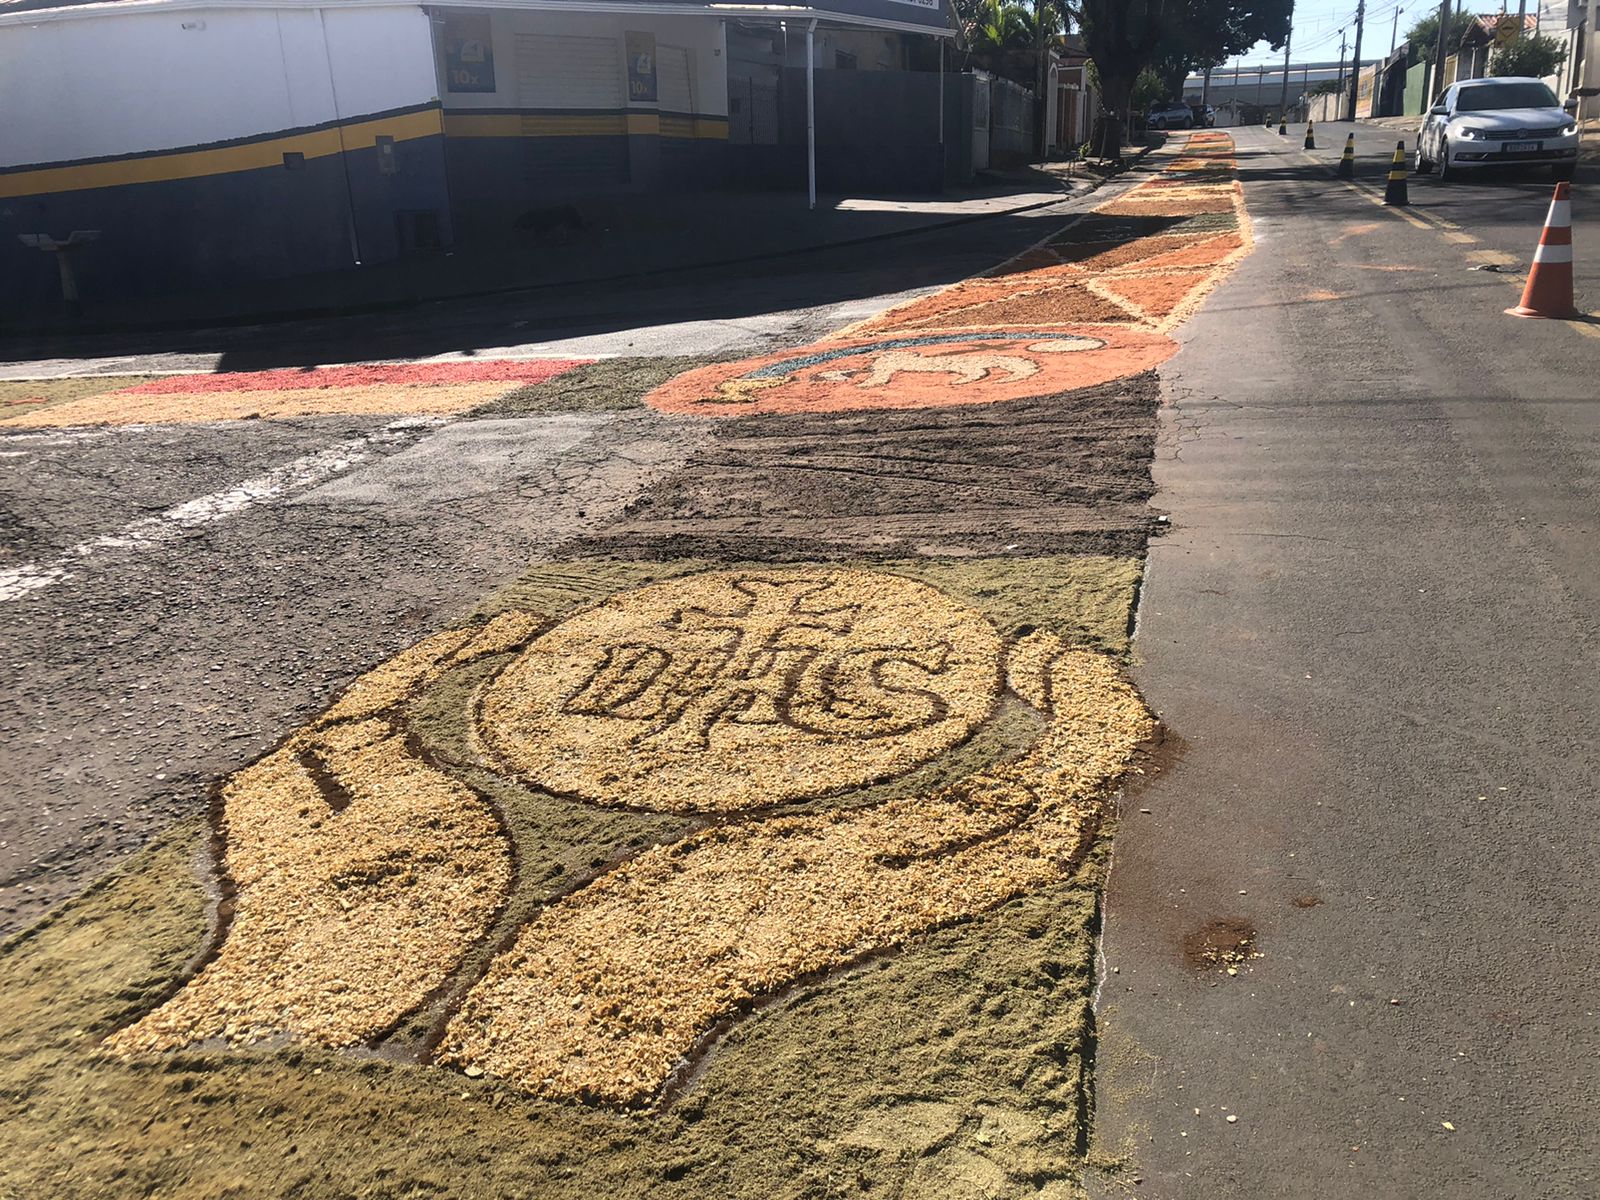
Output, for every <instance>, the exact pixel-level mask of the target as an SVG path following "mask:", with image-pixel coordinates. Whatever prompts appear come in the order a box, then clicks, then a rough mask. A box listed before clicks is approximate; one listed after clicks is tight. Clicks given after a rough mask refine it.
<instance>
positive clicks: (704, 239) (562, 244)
mask: <svg viewBox="0 0 1600 1200" xmlns="http://www.w3.org/2000/svg"><path fill="white" fill-rule="evenodd" d="M1108 174H1109V172H1107V171H1106V170H1104V169H1103V168H1099V167H1097V166H1096V165H1094V164H1067V163H1046V164H1040V165H1038V166H1036V167H1030V168H1027V169H1025V170H1021V171H1013V172H1006V173H1004V174H1001V173H995V174H992V175H989V176H987V177H985V178H982V179H980V180H979V182H978V183H977V184H975V185H974V186H971V187H968V188H963V189H959V190H953V191H947V192H945V193H942V194H940V195H936V196H927V197H906V196H819V197H818V198H817V207H816V210H815V211H809V210H808V209H807V207H806V198H805V196H804V195H803V194H802V195H796V194H793V193H787V192H786V193H703V194H694V195H674V196H649V197H637V196H634V197H627V198H619V199H618V200H616V201H612V202H610V203H604V202H597V203H593V204H589V205H585V206H582V207H581V208H572V207H569V206H562V207H561V208H558V209H555V210H552V213H553V214H555V216H556V220H555V221H554V222H553V223H554V224H555V226H556V227H554V228H549V229H546V230H544V231H517V230H508V231H507V232H506V233H505V235H504V236H503V237H499V238H497V239H496V240H495V241H493V242H492V243H491V242H486V241H483V240H477V241H474V242H471V243H467V244H462V245H458V246H455V247H452V248H451V249H448V250H444V251H440V252H436V253H432V254H428V255H425V256H418V257H413V258H409V259H404V260H401V261H397V262H389V263H381V264H378V265H374V266H367V267H360V268H356V269H353V270H344V271H330V272H325V273H322V274H317V275H300V276H295V277H292V278H287V279H278V280H266V281H257V282H252V283H250V284H248V285H245V286H240V287H238V288H229V289H221V290H207V291H195V292H189V293H182V294H177V295H169V296H154V297H142V298H138V299H133V300H127V301H119V302H115V303H109V304H96V303H95V302H94V299H93V296H92V294H90V295H86V297H85V309H86V311H85V315H84V317H83V319H82V320H80V321H77V322H69V321H68V319H67V318H66V317H65V316H64V315H63V314H62V313H60V312H49V313H41V314H39V315H38V317H37V319H35V320H32V321H27V322H21V321H18V322H7V323H5V324H4V325H0V337H3V336H4V335H5V334H12V335H15V334H27V333H45V332H66V331H74V332H99V331H112V330H123V329H162V328H182V327H188V326H194V325H199V324H205V325H225V324H230V323H239V322H243V321H259V320H272V319H286V318H291V317H295V318H305V317H321V316H334V315H340V314H346V313H355V312H373V311H381V310H384V309H392V308H402V307H408V306H410V305H414V304H418V303H421V302H425V301H431V300H444V299H451V298H459V297H464V296H481V295H489V294H494V293H502V292H512V291H520V290H524V289H538V288H554V287H570V286H572V285H575V284H580V283H596V282H605V281H607V280H612V279H615V280H619V281H621V280H625V279H629V278H638V277H641V276H646V275H653V274H659V273H662V272H670V271H683V270H691V269H695V268H701V267H711V266H723V265H728V264H731V263H738V262H750V261H758V260H761V259H765V258H776V257H781V256H784V255H791V254H801V253H805V252H807V251H812V250H818V249H823V248H828V247H837V246H847V245H851V244H853V243H858V242H863V241H870V240H876V239H880V238H888V237H899V236H904V235H907V234H913V233H919V232H922V231H924V230H929V229H936V228H940V227H943V226H949V225H957V224H962V223H965V222H969V221H979V220H985V219H988V218H992V217H998V216H1004V215H1007V214H1012V213H1017V212H1023V211H1026V210H1028V209H1033V208H1040V207H1043V206H1045V205H1049V204H1056V203H1060V202H1061V201H1063V200H1066V199H1070V198H1071V197H1073V196H1077V195H1082V194H1084V193H1085V192H1088V191H1092V190H1093V189H1094V188H1095V187H1097V186H1099V184H1100V183H1101V182H1102V181H1103V180H1104V179H1105V178H1106V177H1107V175H1108Z"/></svg>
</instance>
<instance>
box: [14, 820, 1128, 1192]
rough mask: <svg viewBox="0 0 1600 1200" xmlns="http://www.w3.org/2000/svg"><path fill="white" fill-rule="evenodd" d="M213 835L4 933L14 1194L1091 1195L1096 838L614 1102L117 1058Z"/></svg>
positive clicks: (263, 1057) (353, 1060)
mask: <svg viewBox="0 0 1600 1200" xmlns="http://www.w3.org/2000/svg"><path fill="white" fill-rule="evenodd" d="M604 815H606V816H608V817H609V818H610V819H612V820H613V821H615V820H618V819H620V817H619V814H615V813H611V814H604ZM206 836H207V835H206V832H205V830H204V829H203V828H201V823H200V822H199V821H191V822H184V823H182V824H181V825H179V826H177V827H175V828H173V829H171V830H169V831H168V832H167V833H166V834H164V835H162V836H161V837H159V838H158V839H157V840H156V841H155V842H154V843H153V844H152V845H151V846H150V847H149V848H148V849H147V850H146V851H144V852H141V853H139V854H136V855H134V856H131V857H130V858H129V859H127V860H125V861H124V862H123V863H122V864H121V866H120V867H119V868H118V869H117V870H115V871H113V872H112V873H111V874H110V875H109V876H108V877H107V878H106V879H105V880H104V881H103V882H102V883H101V884H99V885H97V886H96V887H94V888H93V889H91V890H90V891H89V892H87V893H86V894H85V895H83V896H82V897H80V898H79V899H77V900H74V901H71V902H69V903H68V904H66V905H64V906H62V907H60V908H58V909H57V910H56V911H55V912H54V913H53V914H52V915H51V916H50V917H49V918H47V919H46V920H45V921H44V922H43V923H41V924H40V925H39V926H36V927H35V928H34V929H33V930H31V931H30V932H29V933H28V934H27V935H25V936H23V937H20V938H16V939H13V940H11V941H10V942H8V943H6V944H5V945H4V946H0V975H3V976H4V978H5V980H6V1016H7V1024H6V1038H5V1053H4V1054H0V1092H3V1093H4V1095H6V1096H7V1097H9V1098H10V1100H9V1104H10V1107H9V1108H8V1109H7V1113H8V1116H9V1118H10V1119H8V1120H5V1121H0V1156H3V1159H4V1162H5V1164H6V1165H5V1179H6V1182H7V1184H8V1185H10V1189H11V1190H13V1191H15V1193H16V1194H17V1195H19V1196H30V1197H31V1196H50V1197H54V1198H57V1200H105V1198H106V1197H113V1196H126V1195H130V1194H138V1195H148V1196H162V1197H169V1198H171V1200H211V1198H215V1197H220V1196H228V1195H242V1194H248V1195H250V1196H252V1197H262V1198H264V1200H304V1198H305V1197H308V1196H347V1195H348V1196H356V1195H368V1194H378V1195H394V1196H412V1195H416V1196H423V1195H426V1196H461V1195H468V1194H470V1195H478V1196H507V1197H510V1196H530V1195H532V1196H538V1197H539V1198H540V1200H594V1198H595V1197H601V1196H607V1197H609V1196H617V1197H622V1196H645V1195H648V1196H650V1197H652V1198H653V1200H705V1198H706V1197H709V1196H715V1197H718V1198H719V1200H773V1198H774V1197H779V1196H811V1195H818V1196H821V1195H826V1194H827V1193H828V1192H829V1190H830V1189H833V1190H837V1185H838V1181H839V1180H840V1179H842V1178H848V1179H849V1180H850V1181H851V1185H852V1188H854V1189H856V1190H859V1191H860V1192H861V1193H862V1194H866V1195H885V1196H897V1197H902V1198H904V1200H955V1198H957V1197H963V1196H968V1195H972V1194H974V1193H972V1192H971V1191H970V1190H963V1187H962V1185H961V1184H959V1183H958V1182H957V1180H958V1179H968V1178H974V1177H980V1178H981V1181H982V1184H983V1192H982V1194H983V1195H985V1196H987V1197H989V1198H991V1200H1022V1198H1023V1197H1038V1196H1041V1195H1051V1196H1055V1195H1061V1196H1072V1195H1077V1191H1076V1189H1075V1187H1074V1186H1073V1183H1072V1181H1073V1180H1075V1179H1076V1178H1077V1176H1078V1175H1079V1174H1080V1172H1081V1170H1082V1160H1081V1157H1080V1155H1079V1153H1078V1150H1077V1146H1078V1138H1079V1136H1080V1135H1081V1130H1080V1126H1079V1121H1080V1116H1081V1112H1082V1105H1083V1098H1084V1090H1083V1083H1084V1079H1085V1076H1086V1073H1087V1071H1088V1064H1089V1059H1090V1056H1091V1054H1092V1049H1093V1041H1092V1038H1091V1036H1090V1029H1091V1026H1090V1024H1089V1022H1088V1020H1087V1001H1086V1000H1085V999H1084V998H1085V997H1087V996H1088V994H1089V992H1090V990H1091V989H1092V987H1093V986H1094V981H1095V938H1094V929H1095V927H1096V920H1095V914H1096V905H1097V898H1096V891H1097V888H1098V886H1099V883H1100V881H1101V879H1102V878H1103V875H1104V869H1105V855H1104V853H1103V851H1102V850H1101V849H1099V848H1098V847H1097V848H1096V849H1093V850H1091V851H1090V853H1089V855H1088V857H1087V858H1086V860H1085V862H1084V863H1083V865H1082V866H1081V867H1080V868H1079V869H1078V871H1077V873H1076V874H1075V875H1073V877H1072V878H1071V879H1070V880H1069V881H1068V882H1066V883H1063V884H1060V885H1056V886H1052V887H1048V888H1045V889H1043V890H1041V891H1039V892H1036V893H1034V894H1031V895H1028V896H1023V897H1020V898H1018V899H1016V900H1014V901H1012V902H1010V903H1009V904H1006V905H1004V906H1001V907H999V908H997V909H994V910H992V911H991V912H989V913H987V914H985V915H983V916H981V917H979V918H977V919H975V920H973V921H971V922H967V923H963V924H958V925H954V926H951V927H949V928H947V929H945V930H942V931H934V932H932V933H929V934H927V935H926V936H924V937H922V938H920V939H918V940H916V941H914V942H911V943H908V944H907V945H906V946H905V947H904V948H903V949H902V950H901V951H900V952H899V953H897V954H894V955H892V956H886V957H883V958H880V959H879V960H877V961H876V962H874V963H873V964H871V966H870V967H869V968H866V969H861V970H846V971H838V972H834V973H832V974H831V975H829V976H828V977H826V978H825V979H822V980H819V981H816V982H813V983H811V984H808V985H807V986H806V987H805V988H804V989H803V990H802V991H800V992H797V993H796V994H794V995H793V996H791V997H789V998H786V999H785V1000H783V1001H782V1002H780V1003H777V1004H773V1005H770V1006H768V1007H766V1008H764V1009H763V1011H761V1013H760V1014H759V1016H757V1017H753V1018H752V1019H749V1020H745V1021H741V1022H738V1023H737V1024H735V1025H733V1026H732V1027H730V1028H729V1029H728V1031H727V1032H726V1033H725V1034H724V1035H723V1036H722V1037H721V1038H720V1039H719V1040H718V1042H717V1046H716V1051H715V1054H714V1055H711V1056H709V1057H707V1058H706V1059H704V1060H703V1062H702V1065H701V1066H700V1068H699V1071H698V1073H697V1075H696V1077H695V1081H694V1086H693V1087H692V1089H690V1090H689V1091H687V1092H685V1093H683V1094H680V1095H678V1096H677V1098H676V1099H675V1101H674V1102H673V1104H672V1105H671V1106H669V1107H668V1108H666V1109H665V1110H664V1111H646V1112H641V1113H629V1114H627V1115H626V1116H619V1115H618V1114H616V1113H615V1112H613V1111H611V1110H609V1109H607V1108H603V1107H598V1106H589V1105H582V1104H552V1103H548V1102H544V1101H541V1100H538V1099H534V1098H529V1097H526V1096H524V1095H523V1094H522V1093H520V1092H518V1091H516V1090H514V1089H512V1088H509V1087H507V1086H505V1085H502V1084H500V1083H498V1082H497V1081H495V1080H494V1079H492V1078H488V1077H483V1078H476V1079H474V1078H470V1077H469V1078H464V1077H463V1076H462V1074H461V1073H459V1072H455V1071H443V1070H436V1069H427V1068H422V1067H418V1066H416V1065H413V1064H411V1063H408V1062H405V1061H401V1060H398V1059H396V1058H394V1057H392V1056H391V1055H389V1054H387V1053H386V1054H384V1055H383V1056H382V1057H374V1056H370V1055H365V1054H351V1053H345V1052H335V1051H328V1050H322V1049H319V1048H317V1047H314V1046H297V1047H294V1048H292V1049H286V1050H282V1051H277V1052H270V1053H268V1052H256V1053H243V1054H240V1053H229V1052H224V1051H219V1050H215V1049H210V1050H207V1049H191V1050H189V1051H187V1052H185V1053H183V1054H177V1055H171V1056H167V1057H165V1058H164V1059H163V1060H162V1061H161V1062H160V1063H159V1064H158V1065H153V1064H152V1063H151V1062H150V1061H148V1060H145V1059H142V1058H141V1059H137V1060H133V1061H124V1060H121V1059H119V1058H116V1057H112V1056H108V1055H105V1054H103V1053H101V1052H100V1050H99V1043H98V1039H99V1035H100V1034H101V1033H103V1032H104V1031H106V1030H108V1029H112V1028H116V1027H118V1026H119V1025H122V1024H125V1023H126V1022H127V1021H128V1020H129V1019H130V1015H131V1014H135V1013H137V1012H139V1011H141V1010H143V1009H147V1008H149V1007H150V1006H151V1005H152V1004H155V1003H158V1002H159V1001H160V999H161V997H162V995H163V993H164V991H165V990H166V989H167V988H168V987H169V986H170V984H169V981H170V980H172V979H174V978H181V977H182V975H183V973H184V971H185V964H186V962H188V961H189V960H190V959H192V958H193V957H194V956H196V955H198V954H200V953H202V952H203V949H204V939H205V930H206V927H207V912H208V897H207V893H206V890H205V887H204V885H203V884H202V882H201V880H200V879H198V878H197V877H196V874H195V871H194V869H193V863H194V862H195V860H196V858H197V857H199V856H202V855H203V853H204V847H205V842H206ZM537 847H538V843H537V841H535V842H532V843H530V846H529V848H530V849H531V850H537ZM591 852H592V851H591ZM543 867H544V861H543V860H542V859H538V858H535V860H534V862H533V864H532V865H530V866H525V867H524V869H523V870H521V871H519V877H522V876H526V875H528V874H529V873H532V874H534V875H535V877H538V876H540V875H541V874H542V870H543ZM980 1008H981V1018H977V1017H975V1013H976V1012H977V1011H978V1010H979V1009H980ZM153 1067H154V1069H153ZM885 1081H892V1085H891V1086H887V1087H886V1086H885ZM908 1097H909V1098H916V1099H908ZM352 1146H358V1147H359V1152H356V1153H353V1152H352ZM64 1147H70V1152H63V1148H64ZM979 1172H981V1176H979V1174H978V1173H979Z"/></svg>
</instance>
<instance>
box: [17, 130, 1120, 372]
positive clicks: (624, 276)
mask: <svg viewBox="0 0 1600 1200" xmlns="http://www.w3.org/2000/svg"><path fill="white" fill-rule="evenodd" d="M1151 149H1152V148H1151V147H1148V146H1146V147H1143V148H1141V149H1140V150H1139V152H1138V153H1136V154H1133V155H1131V156H1129V158H1128V159H1127V160H1126V162H1127V165H1125V166H1124V167H1123V169H1122V170H1121V171H1118V172H1116V173H1115V174H1113V175H1109V176H1107V177H1106V178H1105V179H1102V180H1100V181H1099V182H1098V183H1096V184H1094V185H1093V186H1091V187H1088V188H1086V189H1085V190H1084V191H1082V192H1078V193H1074V192H1072V191H1070V190H1064V191H1063V192H1062V193H1061V195H1060V196H1059V197H1057V198H1054V199H1050V200H1041V201H1039V202H1038V203H1036V204H1024V205H1022V206H1020V207H1018V208H1007V209H1002V210H1000V211H997V212H984V213H972V214H969V215H966V216H957V217H952V218H950V219H949V220H946V221H935V222H933V223H931V224H928V225H919V226H917V227H916V228H914V229H899V230H895V231H893V232H890V233H874V234H867V235H865V236H863V237H855V238H845V239H843V240H841V241H836V242H817V243H813V244H811V245H807V246H794V247H791V248H789V249H787V250H772V251H768V252H767V253H765V254H754V255H747V256H743V257H737V258H718V259H710V260H707V261H705V262H697V263H685V264H680V265H677V266H664V267H652V268H649V269H646V270H641V271H623V272H618V273H616V274H613V275H587V276H582V277H578V278H569V279H556V280H548V281H544V282H540V283H513V284H506V285H504V286H501V287H492V288H479V289H474V290H470V291H454V292H441V293H439V294H438V295H428V296H407V297H405V298H403V299H400V298H397V299H392V300H375V301H367V302H360V303H354V304H333V305H317V306H311V307H306V308H293V309H275V310H272V311H268V312H259V313H249V314H242V313H241V314H238V315H235V316H227V317H214V318H209V319H204V320H199V319H197V320H179V319H172V320H160V321H149V322H142V321H141V322H126V321H124V322H75V323H71V324H51V325H41V326H34V327H28V328H22V329H12V330H0V344H3V343H5V342H8V341H13V340H17V341H20V340H22V339H25V338H39V339H51V338H59V337H75V336H80V335H85V334H103V333H177V332H186V331H198V330H203V329H236V328H240V327H243V326H249V325H279V324H287V323H289V322H292V321H308V320H324V319H328V318H334V317H353V316H364V315H372V314H377V313H386V312H398V311H401V310H404V309H412V308H421V307H423V306H424V305H428V304H440V303H445V302H448V301H452V300H474V299H487V298H490V297H496V296H519V295H532V294H536V293H539V292H545V291H549V290H551V289H554V288H570V287H578V286H585V285H590V284H607V283H622V282H626V281H628V280H633V279H651V278H658V277H660V276H663V275H684V274H689V273H691V272H694V271H706V270H715V269H718V268H723V267H735V266H742V265H744V264H747V263H760V262H773V261H777V260H781V259H786V258H798V257H800V256H802V255H807V254H817V253H820V252H824V251H828V250H836V249H845V248H848V247H850V246H862V245H868V244H872V243H877V242H887V241H892V240H895V239H897V238H907V237H917V236H919V235H921V234H925V233H936V232H939V231H941V230H946V229H954V228H957V227H959V226H962V225H972V224H976V223H978V222H980V221H992V220H995V219H997V218H999V217H1011V216H1016V215H1017V214H1019V213H1028V212H1036V211H1038V210H1039V209H1041V208H1050V207H1052V206H1054V205H1057V204H1064V203H1066V202H1068V201H1070V200H1074V199H1077V198H1078V197H1079V196H1087V195H1090V194H1092V193H1094V192H1096V191H1098V190H1099V189H1100V188H1102V187H1104V186H1105V185H1106V184H1107V183H1109V182H1110V181H1111V180H1112V179H1115V178H1117V177H1118V176H1120V175H1125V174H1127V172H1128V170H1129V169H1130V168H1132V167H1133V166H1134V165H1136V164H1138V163H1140V162H1142V161H1143V160H1144V158H1145V157H1146V156H1147V155H1148V154H1149V153H1150V152H1151Z"/></svg>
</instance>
